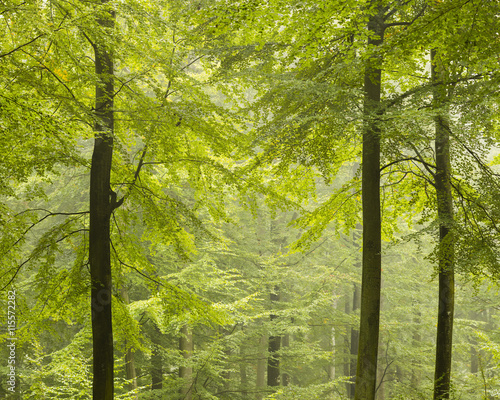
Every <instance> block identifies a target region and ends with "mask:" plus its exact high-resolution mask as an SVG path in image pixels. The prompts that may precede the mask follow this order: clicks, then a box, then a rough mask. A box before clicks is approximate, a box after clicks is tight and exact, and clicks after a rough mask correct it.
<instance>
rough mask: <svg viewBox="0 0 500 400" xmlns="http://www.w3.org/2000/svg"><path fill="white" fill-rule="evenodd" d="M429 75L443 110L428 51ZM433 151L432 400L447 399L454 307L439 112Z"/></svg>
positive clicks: (443, 119)
mask: <svg viewBox="0 0 500 400" xmlns="http://www.w3.org/2000/svg"><path fill="white" fill-rule="evenodd" d="M431 74H432V80H433V82H434V83H438V85H437V86H436V87H435V90H434V101H435V104H436V106H437V107H443V106H444V102H445V101H446V88H445V87H444V85H442V84H439V82H442V80H443V71H442V68H441V67H440V66H439V62H438V60H437V54H436V51H435V50H432V51H431ZM435 133H436V140H435V146H436V148H435V151H436V174H435V184H436V196H437V215H438V221H439V250H438V259H439V261H438V263H439V265H438V273H439V305H438V323H437V338H436V365H435V367H436V368H435V373H434V400H437V399H449V398H450V378H451V355H452V337H453V313H454V306H455V300H454V297H455V286H454V279H455V278H454V258H455V255H454V243H453V242H454V239H453V232H452V229H453V228H452V227H453V197H452V192H451V182H450V176H451V171H450V135H449V126H448V122H447V115H442V114H441V112H439V113H438V115H437V116H436V117H435Z"/></svg>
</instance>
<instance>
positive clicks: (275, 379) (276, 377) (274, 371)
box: [267, 288, 281, 386]
mask: <svg viewBox="0 0 500 400" xmlns="http://www.w3.org/2000/svg"><path fill="white" fill-rule="evenodd" d="M270 299H271V304H273V303H275V302H277V301H279V288H275V292H274V293H271V294H270ZM276 318H277V316H276V315H274V314H271V321H273V320H275V319H276ZM280 348H281V336H279V335H273V336H269V347H268V351H269V355H268V358H267V386H279V385H280V359H279V351H280Z"/></svg>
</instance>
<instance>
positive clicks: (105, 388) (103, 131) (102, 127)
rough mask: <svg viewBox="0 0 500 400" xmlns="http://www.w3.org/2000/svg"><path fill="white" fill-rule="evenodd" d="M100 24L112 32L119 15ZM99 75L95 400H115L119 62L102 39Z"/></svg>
mask: <svg viewBox="0 0 500 400" xmlns="http://www.w3.org/2000/svg"><path fill="white" fill-rule="evenodd" d="M98 23H99V25H100V26H101V27H103V28H105V29H108V30H111V29H112V28H113V24H114V14H113V13H112V12H110V13H109V14H108V15H107V16H105V17H104V18H100V19H99V20H98ZM93 46H94V52H95V73H96V75H97V79H98V81H97V85H96V94H95V96H96V98H95V117H96V123H95V141H94V151H93V153H92V165H91V168H90V233H89V262H90V276H91V282H92V289H91V307H92V347H93V356H94V358H93V374H94V375H93V398H94V399H95V400H112V399H113V327H112V320H111V296H112V294H111V256H110V215H111V211H112V204H111V202H110V176H111V160H112V156H113V130H114V116H113V95H114V87H113V60H112V56H111V54H110V49H109V48H108V47H106V45H104V40H102V38H98V39H96V42H95V43H93Z"/></svg>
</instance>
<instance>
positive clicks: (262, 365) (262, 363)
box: [255, 335, 268, 400]
mask: <svg viewBox="0 0 500 400" xmlns="http://www.w3.org/2000/svg"><path fill="white" fill-rule="evenodd" d="M267 345H268V340H267V336H266V335H262V336H261V337H260V340H259V350H258V355H257V357H258V359H257V382H256V385H255V386H256V387H257V395H256V397H255V398H256V400H261V399H262V398H263V394H262V393H260V392H259V390H264V388H265V387H266V365H267V360H266V356H265V353H266V347H267Z"/></svg>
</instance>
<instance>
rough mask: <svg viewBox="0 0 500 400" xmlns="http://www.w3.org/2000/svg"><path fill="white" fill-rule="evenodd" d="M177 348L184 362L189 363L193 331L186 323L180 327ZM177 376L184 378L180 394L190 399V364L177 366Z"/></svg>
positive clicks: (191, 394)
mask: <svg viewBox="0 0 500 400" xmlns="http://www.w3.org/2000/svg"><path fill="white" fill-rule="evenodd" d="M179 350H180V351H181V354H182V356H183V357H184V360H185V361H186V363H189V361H190V359H191V357H192V356H193V350H194V349H193V333H192V331H191V330H190V329H189V327H188V326H187V325H184V326H183V327H182V328H181V337H180V339H179ZM179 378H182V379H183V380H184V385H183V387H182V389H181V395H183V399H184V400H191V399H192V397H193V390H192V389H193V388H192V378H193V367H191V366H185V365H183V366H180V368H179Z"/></svg>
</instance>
